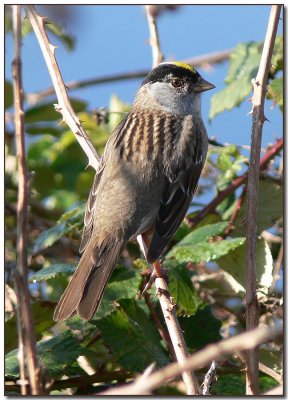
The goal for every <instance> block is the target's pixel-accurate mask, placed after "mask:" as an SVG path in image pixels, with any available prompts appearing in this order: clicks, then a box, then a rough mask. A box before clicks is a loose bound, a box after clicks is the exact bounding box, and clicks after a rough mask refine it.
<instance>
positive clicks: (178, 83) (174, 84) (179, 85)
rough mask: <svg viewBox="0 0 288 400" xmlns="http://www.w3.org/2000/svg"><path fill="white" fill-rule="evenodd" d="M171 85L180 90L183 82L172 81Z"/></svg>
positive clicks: (178, 80) (179, 80)
mask: <svg viewBox="0 0 288 400" xmlns="http://www.w3.org/2000/svg"><path fill="white" fill-rule="evenodd" d="M171 85H172V86H173V87H175V88H179V87H181V86H182V81H181V79H172V81H171Z"/></svg>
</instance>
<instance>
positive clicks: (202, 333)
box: [179, 305, 221, 351]
mask: <svg viewBox="0 0 288 400" xmlns="http://www.w3.org/2000/svg"><path fill="white" fill-rule="evenodd" d="M179 323H180V326H181V328H182V330H183V333H184V338H185V341H186V343H187V346H188V347H189V350H190V351H195V350H198V349H200V348H202V347H204V346H206V345H207V344H209V343H213V342H217V341H218V340H220V339H221V335H220V328H221V321H220V320H219V319H217V318H216V317H215V316H214V315H213V314H212V311H211V306H208V305H206V306H204V307H202V308H199V309H198V310H197V312H196V314H194V315H193V316H191V317H189V318H186V317H179Z"/></svg>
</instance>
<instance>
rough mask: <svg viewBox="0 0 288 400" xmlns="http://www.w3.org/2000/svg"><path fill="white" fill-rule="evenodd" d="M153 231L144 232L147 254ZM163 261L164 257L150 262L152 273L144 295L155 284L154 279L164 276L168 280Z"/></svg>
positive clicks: (143, 238)
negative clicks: (150, 235)
mask: <svg viewBox="0 0 288 400" xmlns="http://www.w3.org/2000/svg"><path fill="white" fill-rule="evenodd" d="M150 233H151V232H149V231H148V232H145V233H142V235H141V236H142V241H143V244H144V247H145V248H144V250H145V254H146V250H147V249H148V248H149V246H150V242H151V241H150V237H149V234H150ZM163 261H164V259H163V258H161V259H159V260H156V261H154V263H153V264H152V265H151V264H149V266H150V268H151V275H150V278H149V281H148V282H147V284H146V285H145V287H144V290H143V291H142V295H143V294H144V293H145V292H146V291H147V290H148V289H150V288H151V286H152V285H153V283H154V281H155V279H156V278H164V279H165V280H166V281H167V273H165V272H164V271H163V269H162V265H163Z"/></svg>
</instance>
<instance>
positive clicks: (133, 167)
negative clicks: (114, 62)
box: [54, 62, 214, 321]
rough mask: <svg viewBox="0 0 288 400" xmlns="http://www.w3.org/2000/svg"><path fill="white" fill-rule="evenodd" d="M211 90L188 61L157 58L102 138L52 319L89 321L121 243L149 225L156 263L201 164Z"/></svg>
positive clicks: (150, 253)
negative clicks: (203, 96)
mask: <svg viewBox="0 0 288 400" xmlns="http://www.w3.org/2000/svg"><path fill="white" fill-rule="evenodd" d="M212 88H214V85H212V84H211V83H209V82H207V81H205V80H204V79H203V78H202V77H201V76H200V75H199V73H198V72H197V71H196V70H195V69H194V68H193V67H191V66H189V65H187V64H184V63H181V62H169V63H162V64H160V65H158V66H157V67H156V68H154V69H153V70H152V71H151V72H150V73H149V74H148V76H147V77H146V79H145V80H144V81H143V83H142V85H141V87H140V89H139V91H138V93H137V95H136V98H135V101H134V103H133V105H132V108H131V111H130V112H129V114H128V115H127V116H126V117H125V118H124V119H123V120H122V122H121V123H120V124H119V126H118V127H117V128H116V129H115V130H114V132H113V133H112V135H111V137H110V138H109V140H108V142H107V144H106V147H105V150H104V155H103V157H102V159H101V164H100V167H99V170H98V172H97V173H96V176H95V179H94V183H93V186H92V189H91V192H90V195H89V199H88V203H87V206H86V212H85V217H84V229H83V234H82V241H81V245H80V252H83V255H82V257H81V260H80V262H79V265H78V267H77V270H76V271H75V273H74V275H73V277H72V279H71V281H70V283H69V285H68V287H67V288H66V290H65V292H64V294H63V295H62V297H61V299H60V301H59V304H58V305H57V308H56V310H55V313H54V319H55V320H57V321H61V320H64V319H66V318H68V317H70V316H71V315H73V314H74V313H75V312H77V313H78V314H79V315H80V316H81V317H82V318H84V319H90V318H92V316H93V315H94V314H95V312H96V310H97V308H98V307H99V304H100V302H101V299H102V296H103V293H104V289H105V286H106V284H107V282H108V279H109V278H110V276H111V274H112V272H113V269H114V267H115V264H116V262H117V259H118V257H119V254H120V253H121V251H122V249H123V246H124V245H125V244H126V243H127V242H128V241H129V240H130V239H132V238H135V237H136V236H137V235H139V234H141V233H144V232H146V231H147V230H151V229H152V239H151V244H150V246H149V248H148V252H147V255H146V258H147V261H148V262H149V263H152V262H154V261H155V260H157V259H158V258H159V257H160V256H161V255H162V254H163V253H164V251H165V248H166V246H167V244H168V242H169V240H170V238H171V237H172V235H173V234H174V233H175V232H176V230H177V229H178V227H179V225H180V224H181V222H182V220H183V218H184V216H185V214H186V212H187V210H188V208H189V205H190V202H191V199H192V197H193V194H194V192H195V189H196V187H197V183H198V180H199V177H200V174H201V171H202V168H203V165H204V162H205V158H206V154H207V147H208V138H207V133H206V129H205V126H204V123H203V121H202V118H201V104H200V93H201V92H204V91H205V90H209V89H212Z"/></svg>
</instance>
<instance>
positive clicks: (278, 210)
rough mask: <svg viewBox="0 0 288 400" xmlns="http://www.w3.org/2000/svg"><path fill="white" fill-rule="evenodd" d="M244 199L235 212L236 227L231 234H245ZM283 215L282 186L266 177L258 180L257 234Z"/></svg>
mask: <svg viewBox="0 0 288 400" xmlns="http://www.w3.org/2000/svg"><path fill="white" fill-rule="evenodd" d="M246 203H247V202H246V201H244V202H243V205H242V207H241V208H240V210H239V212H238V213H237V217H236V218H235V221H234V226H235V227H236V229H235V230H234V231H233V232H232V233H231V236H246V225H245V223H244V222H245V215H246ZM282 215H283V187H282V186H281V185H279V184H278V183H276V182H274V181H273V180H271V179H269V178H266V179H260V181H259V195H258V208H257V234H258V235H260V234H261V232H262V231H263V230H265V229H267V228H270V227H271V226H273V225H274V224H275V222H277V221H278V220H279V218H281V217H282Z"/></svg>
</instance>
